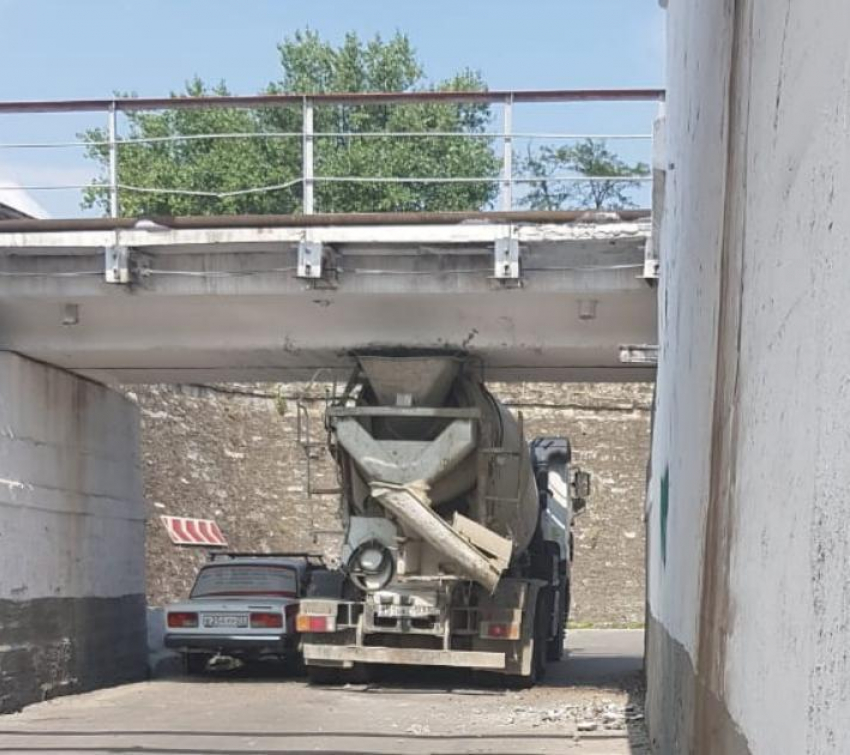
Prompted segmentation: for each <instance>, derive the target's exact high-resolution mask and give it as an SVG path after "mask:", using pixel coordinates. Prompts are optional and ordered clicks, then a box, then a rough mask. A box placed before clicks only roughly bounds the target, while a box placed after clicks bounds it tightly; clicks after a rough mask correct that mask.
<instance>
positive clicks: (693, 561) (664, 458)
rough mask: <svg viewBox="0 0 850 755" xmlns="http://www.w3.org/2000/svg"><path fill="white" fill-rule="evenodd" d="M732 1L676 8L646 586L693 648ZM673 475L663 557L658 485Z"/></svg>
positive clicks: (670, 625)
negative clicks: (650, 544) (730, 7)
mask: <svg viewBox="0 0 850 755" xmlns="http://www.w3.org/2000/svg"><path fill="white" fill-rule="evenodd" d="M728 6H729V3H728V2H706V1H703V2H687V3H676V4H674V7H673V8H671V10H670V11H669V29H668V46H669V51H668V83H667V92H668V94H667V102H668V105H667V107H666V121H665V125H664V129H665V143H666V146H665V154H664V163H665V164H666V168H667V170H666V192H665V197H664V215H663V217H662V218H661V221H660V222H661V237H660V239H659V240H658V242H657V252H658V254H659V255H660V261H661V274H660V283H659V291H658V296H659V298H658V310H659V333H660V335H659V345H660V356H659V360H660V361H659V368H658V377H657V381H658V382H657V389H656V413H655V424H654V428H653V439H652V475H651V480H650V484H649V496H648V510H649V511H648V517H649V520H648V528H649V535H650V540H651V542H652V544H653V546H654V547H653V548H652V549H651V552H650V560H649V573H648V575H647V585H648V587H647V589H648V593H649V595H648V597H649V604H650V609H651V611H652V613H653V614H654V615H655V616H656V618H659V619H660V620H661V621H662V622H663V623H664V625H665V626H666V628H667V631H668V632H669V633H670V634H671V635H672V637H673V638H674V639H676V640H677V641H678V642H680V643H681V644H682V645H684V647H685V648H686V649H687V650H688V651H689V652H690V653H691V655H692V657H693V656H695V653H696V642H697V638H696V635H697V628H696V623H697V618H698V614H699V609H698V603H699V589H700V583H699V577H700V570H701V567H702V560H701V556H702V539H703V523H704V519H705V508H706V503H707V498H708V465H709V453H708V451H709V446H710V433H711V413H712V404H713V397H714V371H715V351H716V348H717V335H716V324H717V299H718V295H719V289H718V286H719V275H718V274H719V265H720V243H721V232H722V222H723V205H724V194H725V192H724V189H725V180H726V171H725V167H726V165H725V153H726V139H725V133H724V130H725V123H726V118H727V110H726V93H727V87H728V76H729V58H730V38H731V35H730V24H731V18H730V12H729V8H728ZM665 471H666V472H667V473H668V474H669V508H668V515H667V525H666V559H665V558H664V553H663V552H662V535H661V531H662V526H663V525H662V516H661V500H660V499H661V482H662V479H663V476H664V474H665Z"/></svg>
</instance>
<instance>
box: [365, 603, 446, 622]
mask: <svg viewBox="0 0 850 755" xmlns="http://www.w3.org/2000/svg"><path fill="white" fill-rule="evenodd" d="M435 613H437V609H436V608H434V606H429V605H424V604H418V605H412V606H400V605H399V604H398V603H388V604H384V605H382V604H380V603H378V604H377V605H376V606H375V616H377V617H378V618H381V619H410V618H417V617H420V616H433V615H434V614H435Z"/></svg>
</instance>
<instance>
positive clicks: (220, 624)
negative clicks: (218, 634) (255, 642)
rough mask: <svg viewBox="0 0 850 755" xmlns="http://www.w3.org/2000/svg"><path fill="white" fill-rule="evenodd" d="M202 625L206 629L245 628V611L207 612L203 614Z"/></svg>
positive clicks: (246, 616) (246, 615) (246, 619)
mask: <svg viewBox="0 0 850 755" xmlns="http://www.w3.org/2000/svg"><path fill="white" fill-rule="evenodd" d="M204 627H205V628H207V629H223V628H224V629H246V628H247V627H248V614H247V613H207V614H204Z"/></svg>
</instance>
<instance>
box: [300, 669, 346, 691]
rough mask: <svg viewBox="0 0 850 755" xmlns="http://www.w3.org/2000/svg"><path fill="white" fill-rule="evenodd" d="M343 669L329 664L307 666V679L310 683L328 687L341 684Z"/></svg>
mask: <svg viewBox="0 0 850 755" xmlns="http://www.w3.org/2000/svg"><path fill="white" fill-rule="evenodd" d="M344 671H345V669H341V668H334V667H331V666H307V681H308V682H310V684H321V685H324V686H328V687H333V686H338V685H340V684H343V683H344V681H343V678H342V676H343V672H344Z"/></svg>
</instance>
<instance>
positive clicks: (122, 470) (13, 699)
mask: <svg viewBox="0 0 850 755" xmlns="http://www.w3.org/2000/svg"><path fill="white" fill-rule="evenodd" d="M137 447H138V430H137V412H136V408H135V407H134V406H133V405H132V403H131V402H129V401H127V400H126V399H125V398H124V397H123V396H121V395H120V394H118V393H116V392H114V391H111V390H109V389H107V388H105V387H103V386H100V385H97V384H95V383H92V382H89V381H87V380H81V379H80V378H77V377H74V376H73V375H70V374H68V373H66V372H62V371H60V370H57V369H54V368H52V367H47V366H45V365H42V364H39V363H36V362H32V361H29V360H27V359H24V358H21V357H18V356H16V355H14V354H11V353H8V352H6V353H0V712H3V711H9V710H14V709H17V708H19V707H20V706H22V705H25V704H27V703H30V702H34V701H37V700H42V699H45V698H48V697H52V696H55V695H58V694H63V693H67V692H76V691H81V690H85V689H90V688H93V687H95V686H102V685H106V684H115V683H118V682H121V681H126V680H132V679H139V678H142V677H143V676H144V675H145V673H146V643H145V620H146V619H145V598H144V584H145V571H144V570H145V562H144V520H145V505H144V502H143V499H142V486H141V475H140V469H139V464H138V450H137Z"/></svg>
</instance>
